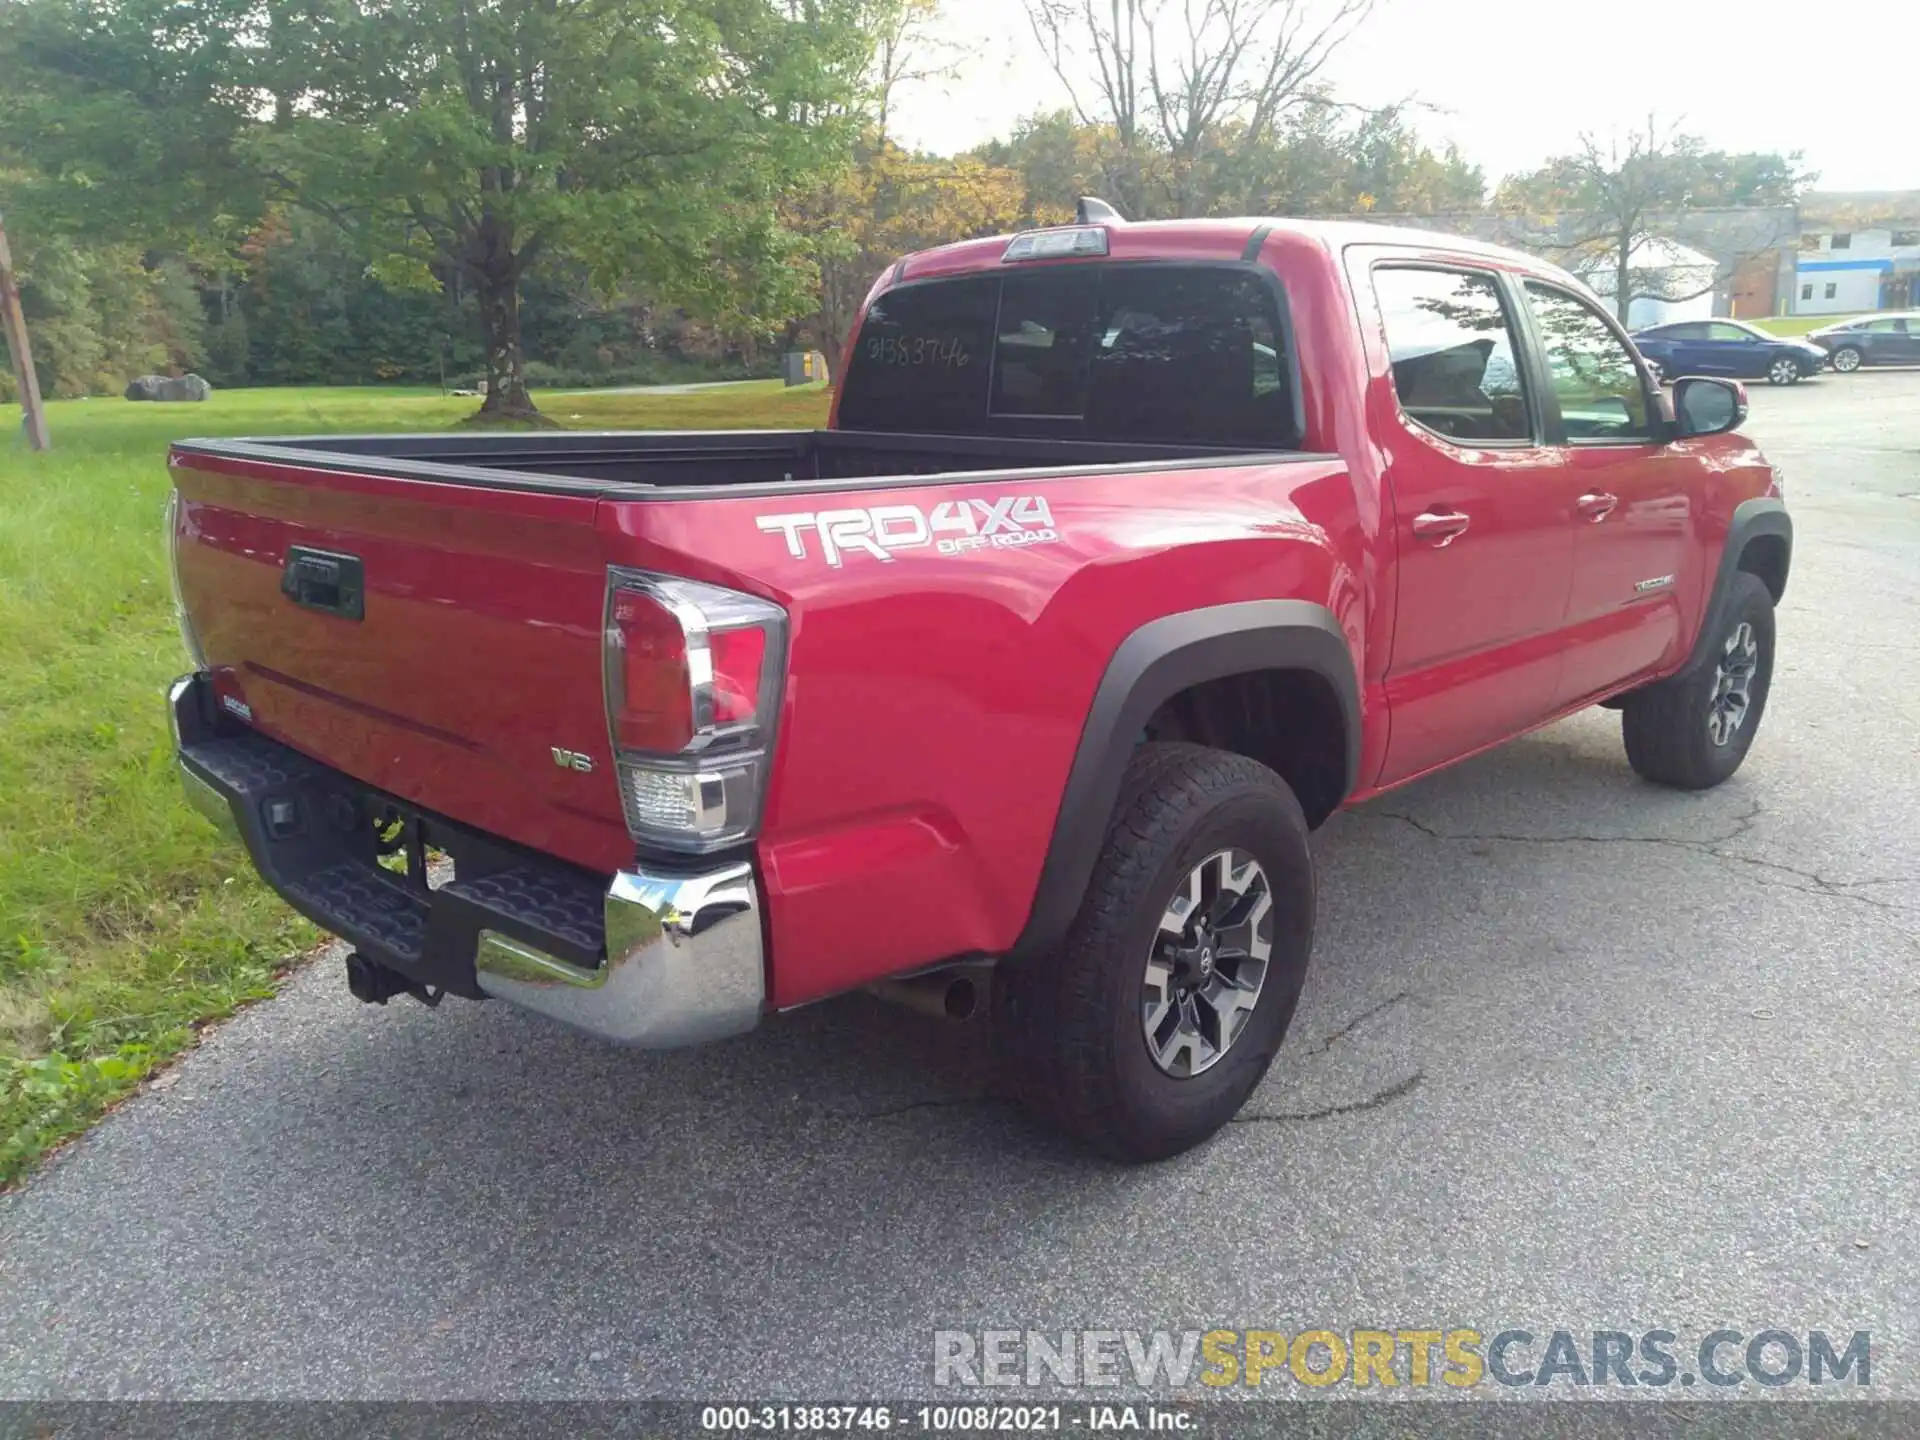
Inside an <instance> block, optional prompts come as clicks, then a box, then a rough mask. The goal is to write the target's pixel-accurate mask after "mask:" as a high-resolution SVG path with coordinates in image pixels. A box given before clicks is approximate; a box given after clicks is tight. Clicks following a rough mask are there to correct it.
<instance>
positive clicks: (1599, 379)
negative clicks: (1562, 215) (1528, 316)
mask: <svg viewBox="0 0 1920 1440" xmlns="http://www.w3.org/2000/svg"><path fill="white" fill-rule="evenodd" d="M1526 289H1527V304H1528V306H1529V307H1530V308H1531V309H1532V311H1533V319H1534V324H1535V325H1536V326H1537V327H1538V329H1539V331H1540V345H1541V349H1542V351H1543V352H1544V353H1545V356H1546V361H1547V373H1548V374H1549V376H1550V377H1551V378H1552V381H1553V389H1554V393H1555V394H1556V395H1557V396H1558V397H1559V399H1560V416H1561V419H1562V421H1563V422H1564V424H1565V426H1566V432H1567V438H1568V439H1569V440H1571V441H1574V442H1575V443H1579V442H1582V441H1584V442H1587V443H1589V444H1595V443H1600V444H1615V445H1621V444H1632V443H1635V442H1641V443H1644V442H1648V441H1651V440H1652V439H1653V438H1654V435H1653V423H1652V419H1651V414H1652V411H1651V406H1650V404H1649V402H1648V399H1647V387H1646V383H1645V381H1644V380H1643V379H1642V378H1641V374H1640V367H1639V365H1638V364H1637V363H1636V362H1635V360H1634V358H1633V354H1632V352H1631V351H1629V350H1628V349H1627V347H1626V344H1625V342H1624V341H1622V340H1621V339H1620V338H1619V337H1618V336H1617V335H1615V334H1614V333H1613V330H1612V328H1611V327H1610V326H1609V325H1608V324H1607V322H1606V321H1605V320H1603V319H1601V318H1600V314H1599V312H1598V311H1596V310H1595V309H1594V308H1593V307H1592V306H1590V305H1588V304H1587V302H1586V301H1584V300H1581V299H1579V298H1578V297H1577V296H1574V295H1570V294H1568V293H1567V292H1566V291H1564V290H1556V289H1554V288H1553V287H1552V286H1550V285H1541V284H1539V283H1537V282H1535V281H1532V280H1529V281H1528V282H1527V286H1526Z"/></svg>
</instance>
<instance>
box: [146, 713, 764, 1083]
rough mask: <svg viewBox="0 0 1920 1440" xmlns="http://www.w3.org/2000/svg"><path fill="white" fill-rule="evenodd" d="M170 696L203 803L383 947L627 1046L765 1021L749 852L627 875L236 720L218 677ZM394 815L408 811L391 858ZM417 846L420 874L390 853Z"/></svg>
mask: <svg viewBox="0 0 1920 1440" xmlns="http://www.w3.org/2000/svg"><path fill="white" fill-rule="evenodd" d="M167 698H168V717H169V720H170V722H171V724H172V726H173V736H174V746H175V749H176V751H177V754H178V763H179V767H180V780H181V784H182V786H183V787H184V789H185V792H186V798H187V801H188V803H189V804H190V805H192V806H193V808H194V809H196V810H198V811H199V812H200V813H201V814H203V815H205V816H206V817H207V818H208V819H209V820H211V821H213V822H214V823H215V824H216V825H218V826H219V827H220V828H221V829H222V830H224V831H226V832H227V833H228V834H230V835H232V836H234V837H235V838H236V839H238V840H239V841H240V842H241V843H242V844H243V845H245V846H246V848H247V853H248V855H249V856H250V857H251V858H252V860H253V863H254V867H255V868H256V869H257V870H259V872H260V874H261V876H262V877H263V878H264V879H265V880H266V881H267V883H268V884H269V885H271V886H272V887H273V888H274V890H276V891H277V892H278V893H279V894H280V895H281V897H282V898H283V899H285V900H286V901H287V902H288V903H289V904H290V905H292V906H293V907H294V908H295V909H296V910H298V911H300V912H301V913H302V914H304V915H305V916H307V917H308V918H309V919H310V920H312V921H313V922H314V923H315V924H317V925H319V926H321V927H322V928H323V929H326V930H329V931H331V932H332V933H334V934H336V935H339V936H340V937H341V938H343V939H345V940H346V941H348V942H349V943H350V944H352V945H353V946H354V947H355V948H356V949H358V950H359V951H360V952H361V953H362V954H363V955H366V956H367V957H368V958H369V959H372V960H376V961H378V962H379V963H380V964H382V965H385V966H387V967H389V968H390V969H393V970H396V971H398V972H399V973H400V974H402V975H405V976H406V977H407V978H408V979H409V980H410V981H412V982H414V983H415V984H417V985H421V986H425V987H429V988H431V989H434V990H439V991H447V992H451V993H453V994H458V995H466V996H469V997H472V998H481V997H486V996H492V997H496V998H498V999H502V1000H506V1001H508V1002H510V1003H512V1004H515V1005H519V1006H522V1007H524V1008H526V1009H528V1010H533V1011H537V1012H539V1013H540V1014H543V1015H549V1016H551V1017H553V1018H554V1019H556V1020H560V1021H562V1022H564V1023H565V1024H568V1025H570V1026H572V1027H573V1028H575V1029H577V1030H582V1031H585V1032H586V1033H587V1034H590V1035H594V1036H597V1037H599V1038H601V1039H604V1040H610V1041H613V1042H615V1043H618V1044H623V1045H632V1046H638V1047H642V1048H648V1049H666V1048H671V1047H675V1046H681V1045H695V1044H700V1043H702V1042H704V1041H708V1040H718V1039H723V1038H725V1037H726V1036H729V1035H737V1034H740V1033H742V1032H744V1031H747V1030H750V1029H752V1028H753V1026H754V1025H755V1024H756V1023H758V1021H759V1018H760V1015H761V1012H762V1011H763V1009H764V1008H765V1005H766V980H765V975H766V967H765V952H764V949H763V943H762V938H761V934H762V932H761V914H760V896H759V888H758V886H757V885H756V884H755V881H754V877H753V869H752V867H751V866H750V865H748V864H747V863H746V862H744V861H734V862H729V863H724V864H710V865H708V866H706V867H704V868H700V869H696V870H689V871H685V872H681V871H666V870H653V869H638V868H636V869H634V870H630V871H622V872H620V873H618V874H616V875H614V876H613V877H612V879H611V880H610V881H609V880H608V879H607V878H606V877H605V876H603V875H599V876H596V875H591V874H589V873H588V872H586V871H583V870H579V869H576V868H574V867H573V866H570V865H566V864H563V863H561V862H559V861H556V860H553V859H551V858H550V857H546V856H542V855H539V854H536V853H534V852H531V851H527V850H523V849H520V848H519V847H517V846H513V845H511V844H509V843H508V842H505V841H502V840H500V839H498V838H496V837H493V836H488V835H483V834H481V833H479V832H476V831H472V830H468V829H466V828H465V827H463V826H461V825H458V824H457V823H455V822H453V821H449V820H446V819H445V818H443V817H440V816H437V815H431V814H428V813H425V812H422V811H419V810H417V809H414V808H412V807H409V806H407V805H406V804H405V803H404V802H402V801H399V800H397V799H395V798H394V797H392V796H387V795H384V794H381V793H380V792H377V791H373V790H370V789H368V788H367V787H366V786H364V785H361V784H360V783H359V782H358V781H355V780H353V779H352V778H351V777H349V776H347V775H344V774H342V773H341V772H339V771H337V770H333V769H331V768H329V767H327V766H324V765H321V764H319V763H317V762H315V761H312V760H309V759H307V758H306V757H305V756H304V755H301V754H299V753H298V752H297V751H294V750H292V749H290V748H288V747H287V746H284V745H281V744H278V743H277V742H275V741H272V740H269V739H267V738H266V737H265V736H263V735H260V734H258V733H257V732H254V731H252V730H248V729H245V728H242V727H239V726H237V725H233V724H229V723H228V722H227V721H226V720H225V717H223V716H220V715H219V714H218V712H217V711H216V710H215V708H214V707H213V705H212V697H211V694H210V692H209V689H208V687H207V685H206V683H205V680H204V678H203V677H201V676H197V675H196V676H187V677H184V678H183V679H181V680H178V681H176V682H174V684H173V686H172V687H171V689H170V690H169V692H168V697H167ZM383 817H384V818H387V819H390V820H391V821H393V822H394V823H395V824H396V825H397V826H398V827H399V828H398V837H399V838H398V839H397V840H395V841H394V842H392V843H391V845H390V846H388V847H385V849H384V854H385V860H386V863H385V864H383V863H382V855H383V847H382V845H381V844H380V842H379V841H378V839H377V837H376V833H375V823H376V820H379V819H381V818H383ZM429 849H432V850H434V851H438V852H443V853H444V854H446V855H447V856H449V857H450V858H451V859H452V862H453V867H454V873H453V878H452V879H451V880H449V881H448V882H447V883H445V884H433V883H430V882H429V879H428V873H427V872H428V871H429V870H430V869H431V867H430V865H429V864H427V863H426V857H427V851H428V850H429ZM401 855H404V856H405V857H406V859H405V860H404V861H403V862H399V864H400V868H401V869H403V870H404V871H405V873H399V871H398V870H396V869H395V868H390V867H392V866H393V865H395V863H396V857H398V856H401Z"/></svg>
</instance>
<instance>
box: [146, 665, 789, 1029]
mask: <svg viewBox="0 0 1920 1440" xmlns="http://www.w3.org/2000/svg"><path fill="white" fill-rule="evenodd" d="M197 683H198V679H197V677H195V676H186V677H184V678H182V679H180V680H178V681H176V682H175V683H174V684H173V686H172V687H171V688H170V690H169V692H168V696H167V699H168V706H167V714H168V718H169V720H170V722H171V724H172V728H173V739H174V747H175V752H176V754H177V755H179V757H180V758H179V760H178V765H179V770H180V783H181V786H182V788H183V789H184V790H185V792H186V798H187V803H188V804H190V805H191V806H192V807H193V808H194V809H195V810H198V811H199V812H200V813H201V814H202V815H204V816H206V817H207V819H209V820H210V821H212V822H213V823H214V824H215V825H216V826H217V827H219V828H220V829H221V830H222V831H223V832H225V833H226V834H228V835H231V836H233V837H235V838H236V839H239V840H240V841H241V842H242V843H243V844H245V845H246V846H247V847H248V850H249V852H251V853H254V854H255V857H256V859H255V863H256V865H257V866H258V867H259V868H260V870H261V874H262V875H263V876H265V877H266V878H267V879H268V881H269V883H272V884H275V887H276V888H279V885H278V883H277V882H276V881H275V879H274V874H275V872H274V870H273V869H272V867H271V864H270V862H269V863H262V861H261V859H260V856H262V855H264V854H265V853H266V852H265V851H262V850H258V849H257V847H258V846H260V845H261V844H262V843H263V842H262V839H261V837H260V835H258V834H257V833H256V834H250V833H249V830H250V829H252V830H255V831H257V830H258V825H257V822H256V821H254V820H253V819H252V810H253V808H254V807H252V806H249V805H247V804H246V803H245V802H244V801H242V800H235V799H230V798H229V797H228V796H227V795H225V794H223V793H222V792H221V791H220V790H219V789H218V788H216V787H215V786H214V785H212V784H210V783H209V782H208V781H207V780H206V779H205V778H204V777H203V776H202V775H201V774H199V773H198V772H197V771H196V770H195V769H194V768H193V767H191V766H189V765H188V764H187V761H186V758H185V755H184V753H182V752H183V751H184V750H185V749H186V748H187V746H188V745H189V744H190V743H192V741H193V740H194V739H195V738H196V737H195V735H194V734H193V733H192V732H193V731H194V729H195V727H196V725H197V724H198V723H200V722H197V721H196V719H195V716H196V715H197V714H198V713H199V712H198V711H197V710H196V706H197V704H198V697H196V695H195V686H196V684H197ZM183 732H185V733H183ZM202 753H203V754H204V752H202ZM304 763H307V764H309V765H310V764H311V762H304ZM243 816H244V817H248V818H247V823H246V825H243V824H242V817H243ZM283 893H284V892H283ZM302 908H304V907H302ZM308 913H312V912H308ZM602 915H603V919H604V925H605V935H606V947H605V958H604V959H603V960H602V961H601V963H600V964H599V965H598V966H596V967H593V968H587V967H585V966H583V965H580V964H577V963H575V962H574V961H571V960H567V959H563V958H561V957H559V956H557V955H552V954H549V953H547V952H546V951H544V950H542V949H540V948H539V947H538V946H537V945H533V944H529V943H527V941H525V940H523V939H520V938H516V937H513V936H509V935H507V934H505V933H503V932H501V931H499V930H493V929H485V928H482V929H480V930H479V931H478V932H477V934H476V935H475V936H474V939H473V943H472V961H473V982H474V986H475V987H476V988H477V989H478V990H479V991H480V992H481V993H482V994H485V995H488V996H492V997H495V998H497V999H501V1000H505V1001H507V1002H508V1003H510V1004H513V1005H518V1006H521V1007H523V1008H524V1009H528V1010H534V1011H538V1012H539V1013H540V1014H542V1015H549V1016H551V1017H553V1018H554V1019H556V1020H559V1021H561V1022H562V1023H564V1024H567V1025H570V1026H572V1027H573V1028H574V1029H576V1030H581V1031H584V1032H586V1033H587V1034H589V1035H593V1036H597V1037H598V1038H600V1039H602V1040H608V1041H612V1042H613V1043H615V1044H619V1045H631V1046H636V1047H639V1048H643V1049H671V1048H674V1047H677V1046H682V1045H698V1044H701V1043H703V1042H705V1041H709V1040H720V1039H724V1038H726V1037H727V1036H730V1035H739V1034H743V1033H744V1032H746V1031H748V1030H751V1029H752V1028H753V1027H754V1026H755V1025H756V1024H758V1023H759V1020H760V1014H761V1011H762V1009H763V1008H764V1006H765V1003H766V979H765V973H766V972H765V954H764V950H763V946H762V941H761V919H760V892H759V887H758V886H757V885H756V884H755V882H754V878H753V867H752V866H751V865H749V864H747V863H746V862H744V861H736V862H733V863H731V864H725V865H720V866H717V867H715V868H713V869H709V870H705V871H699V872H694V873H688V874H667V873H657V872H653V871H647V870H632V871H621V872H620V873H619V874H616V875H615V876H614V877H613V880H612V882H611V883H610V884H609V885H608V886H607V891H606V896H605V898H604V900H603V902H602ZM314 918H316V919H317V920H318V921H319V923H320V924H321V925H323V926H325V925H326V924H327V918H328V917H326V916H324V915H316V916H315V917H314ZM468 933H472V932H466V931H462V932H461V934H462V937H463V939H462V944H461V949H462V951H464V949H465V942H464V936H465V935H466V934H468ZM530 933H538V932H530ZM376 953H377V952H376ZM461 958H464V957H461ZM393 963H395V964H399V963H401V962H398V961H395V962H393Z"/></svg>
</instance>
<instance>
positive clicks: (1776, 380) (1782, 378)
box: [1767, 355, 1800, 385]
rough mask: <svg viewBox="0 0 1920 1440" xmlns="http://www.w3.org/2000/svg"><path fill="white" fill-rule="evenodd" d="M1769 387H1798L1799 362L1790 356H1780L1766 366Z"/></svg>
mask: <svg viewBox="0 0 1920 1440" xmlns="http://www.w3.org/2000/svg"><path fill="white" fill-rule="evenodd" d="M1767 383H1768V384H1769V385H1798V384H1799V383H1800V362H1799V361H1798V360H1795V359H1794V358H1793V357H1792V356H1791V355H1782V356H1781V357H1780V358H1779V359H1777V360H1775V361H1774V362H1773V363H1772V364H1770V365H1768V366H1767Z"/></svg>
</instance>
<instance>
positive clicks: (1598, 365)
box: [1522, 280, 1733, 709]
mask: <svg viewBox="0 0 1920 1440" xmlns="http://www.w3.org/2000/svg"><path fill="white" fill-rule="evenodd" d="M1522 288H1523V289H1524V291H1525V294H1526V303H1527V313H1528V318H1529V319H1530V321H1531V323H1532V326H1533V331H1534V334H1535V336H1536V337H1537V341H1538V352H1539V354H1540V356H1541V358H1542V359H1543V360H1544V362H1545V367H1546V383H1547V389H1548V391H1549V394H1548V397H1547V398H1548V409H1549V416H1548V434H1549V438H1550V439H1551V440H1553V441H1554V442H1555V444H1556V445H1557V447H1559V452H1560V454H1561V456H1562V457H1563V460H1564V463H1565V466H1566V469H1567V473H1568V474H1569V475H1570V476H1571V477H1573V480H1574V489H1575V491H1576V494H1575V497H1574V502H1573V506H1574V511H1575V513H1576V514H1577V515H1578V517H1579V519H1578V521H1577V523H1576V527H1575V531H1574V542H1573V545H1574V550H1573V555H1574V565H1573V586H1572V591H1571V593H1570V594H1569V596H1568V599H1567V612H1566V621H1565V641H1566V665H1565V668H1564V669H1563V671H1562V672H1561V676H1560V680H1559V687H1558V693H1557V700H1556V705H1555V708H1556V709H1558V708H1564V707H1566V706H1570V705H1573V704H1575V703H1577V702H1578V701H1579V700H1581V699H1583V698H1585V697H1588V696H1597V695H1599V694H1601V693H1603V692H1606V691H1609V690H1614V689H1618V688H1619V687H1620V685H1621V684H1622V683H1623V682H1625V681H1627V680H1628V679H1630V678H1632V677H1634V676H1636V675H1640V674H1643V673H1646V672H1648V671H1652V670H1656V669H1659V668H1660V667H1661V666H1663V665H1665V664H1668V663H1670V662H1671V661H1673V660H1676V659H1678V658H1679V647H1680V646H1681V644H1682V643H1683V642H1684V638H1685V637H1684V635H1683V633H1682V630H1681V618H1680V599H1679V592H1680V586H1681V584H1682V581H1683V577H1682V575H1681V573H1680V571H1681V566H1682V565H1683V564H1684V563H1685V559H1686V556H1687V536H1688V534H1689V533H1690V531H1691V529H1692V526H1693V524H1694V520H1695V517H1694V515H1693V512H1692V490H1691V488H1690V486H1689V485H1688V479H1689V477H1690V476H1697V475H1699V474H1700V473H1702V472H1701V469H1700V463H1699V460H1698V458H1697V457H1696V456H1694V455H1692V454H1690V453H1689V452H1688V449H1687V447H1686V446H1685V444H1684V443H1683V444H1678V445H1672V444H1668V443H1666V442H1665V440H1664V438H1663V437H1662V434H1661V428H1662V427H1661V425H1660V421H1659V412H1658V410H1657V408H1656V406H1655V402H1654V398H1653V391H1652V389H1651V387H1650V386H1649V384H1648V383H1647V377H1646V376H1645V375H1644V374H1643V373H1642V371H1641V368H1640V365H1639V363H1638V361H1637V360H1636V359H1635V358H1634V354H1633V349H1632V347H1631V345H1630V344H1629V343H1628V341H1627V339H1626V337H1625V336H1624V335H1622V334H1621V333H1620V332H1619V331H1618V330H1617V329H1616V327H1615V326H1614V324H1613V322H1612V321H1611V320H1609V319H1607V318H1606V317H1605V316H1604V315H1603V314H1602V313H1601V312H1600V311H1599V310H1597V309H1596V308H1595V307H1594V306H1592V305H1590V304H1588V303H1587V301H1585V300H1584V299H1582V298H1580V297H1579V296H1577V295H1575V294H1573V293H1572V292H1571V291H1567V290H1562V289H1560V288H1558V287H1557V286H1553V285H1548V284H1544V283H1542V282H1540V281H1536V280H1529V281H1527V282H1526V284H1525V285H1524V286H1523V287H1522ZM1726 328H1728V329H1732V328H1733V327H1731V326H1728V327H1726Z"/></svg>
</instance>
